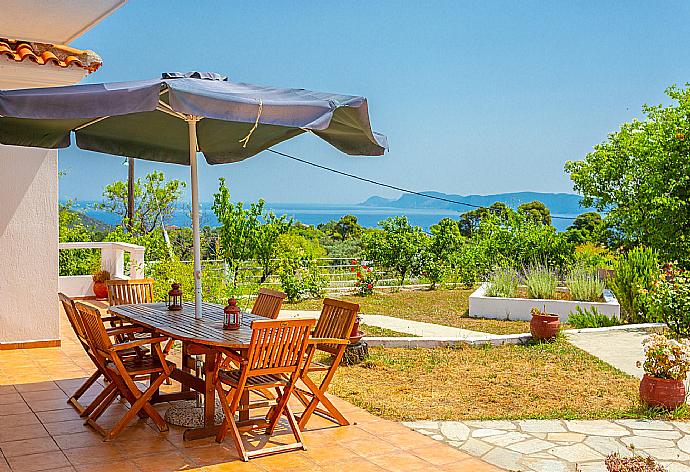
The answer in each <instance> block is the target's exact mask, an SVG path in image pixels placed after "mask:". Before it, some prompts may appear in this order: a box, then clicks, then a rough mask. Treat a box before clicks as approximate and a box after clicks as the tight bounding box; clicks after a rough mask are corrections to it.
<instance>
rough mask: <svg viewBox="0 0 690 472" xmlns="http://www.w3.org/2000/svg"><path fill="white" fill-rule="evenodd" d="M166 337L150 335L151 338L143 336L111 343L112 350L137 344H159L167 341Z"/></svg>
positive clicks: (120, 349)
mask: <svg viewBox="0 0 690 472" xmlns="http://www.w3.org/2000/svg"><path fill="white" fill-rule="evenodd" d="M167 340H168V338H166V337H165V336H158V337H155V338H153V337H151V338H144V339H137V340H134V341H127V342H126V343H120V344H115V345H113V348H112V350H113V351H123V350H125V349H130V348H133V347H138V346H144V345H146V344H160V343H162V342H164V341H167Z"/></svg>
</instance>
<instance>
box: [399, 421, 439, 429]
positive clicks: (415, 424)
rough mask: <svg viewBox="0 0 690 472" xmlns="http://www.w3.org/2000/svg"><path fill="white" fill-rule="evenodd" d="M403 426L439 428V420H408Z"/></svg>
mask: <svg viewBox="0 0 690 472" xmlns="http://www.w3.org/2000/svg"><path fill="white" fill-rule="evenodd" d="M403 426H407V427H408V428H411V429H438V428H439V423H438V421H411V422H410V421H407V422H404V423H403Z"/></svg>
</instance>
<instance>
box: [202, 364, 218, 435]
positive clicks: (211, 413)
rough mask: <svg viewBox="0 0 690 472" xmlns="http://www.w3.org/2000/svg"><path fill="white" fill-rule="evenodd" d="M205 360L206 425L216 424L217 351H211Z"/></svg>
mask: <svg viewBox="0 0 690 472" xmlns="http://www.w3.org/2000/svg"><path fill="white" fill-rule="evenodd" d="M204 357H205V358H206V360H205V362H204V427H206V428H208V427H209V426H214V425H215V416H216V387H215V385H214V384H213V376H214V375H215V373H216V353H215V352H213V351H209V352H208V353H207V354H206V355H205V356H204Z"/></svg>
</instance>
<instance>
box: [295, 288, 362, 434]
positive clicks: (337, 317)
mask: <svg viewBox="0 0 690 472" xmlns="http://www.w3.org/2000/svg"><path fill="white" fill-rule="evenodd" d="M358 312H359V305H357V304H356V303H348V302H344V301H341V300H334V299H332V298H326V299H324V301H323V309H322V310H321V316H320V317H319V320H318V321H317V323H316V328H314V333H313V334H312V338H311V339H310V340H309V347H308V348H307V357H306V362H305V364H304V368H303V370H302V374H301V377H300V380H301V381H302V382H303V383H304V385H306V386H307V388H308V390H304V389H301V388H297V389H295V396H296V397H297V398H298V399H299V400H300V401H301V402H302V404H303V405H304V406H305V410H304V412H303V413H302V414H301V415H300V416H299V417H298V418H299V427H300V429H302V430H304V428H305V427H306V425H307V423H308V422H309V418H310V417H311V415H312V414H314V413H316V414H317V415H319V416H321V417H323V418H326V419H327V420H330V421H332V422H334V423H338V424H339V425H341V426H347V425H349V424H350V422H349V421H347V419H345V417H344V416H343V415H342V413H340V411H338V409H337V408H336V407H335V405H333V403H332V402H331V401H330V400H329V399H328V397H326V391H327V390H328V385H329V384H330V383H331V380H332V379H333V375H335V371H336V370H337V369H338V366H339V365H340V361H341V360H342V358H343V354H345V349H346V348H347V346H348V345H349V344H350V333H351V332H352V327H353V326H354V324H355V320H356V318H357V313H358ZM316 351H323V352H326V353H328V354H331V355H332V356H333V359H332V362H331V364H330V365H326V364H321V363H318V362H315V361H314V354H315V353H316ZM312 372H326V375H325V376H324V378H323V380H322V381H321V384H319V385H316V383H314V381H313V380H312V379H311V378H310V377H309V374H310V373H312ZM319 403H321V404H322V405H323V406H324V407H325V410H324V409H323V408H319Z"/></svg>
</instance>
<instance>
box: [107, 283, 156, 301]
mask: <svg viewBox="0 0 690 472" xmlns="http://www.w3.org/2000/svg"><path fill="white" fill-rule="evenodd" d="M154 282H155V281H154V280H153V279H127V280H106V281H105V285H106V286H107V287H108V303H110V304H111V305H131V304H134V303H153V284H154Z"/></svg>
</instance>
